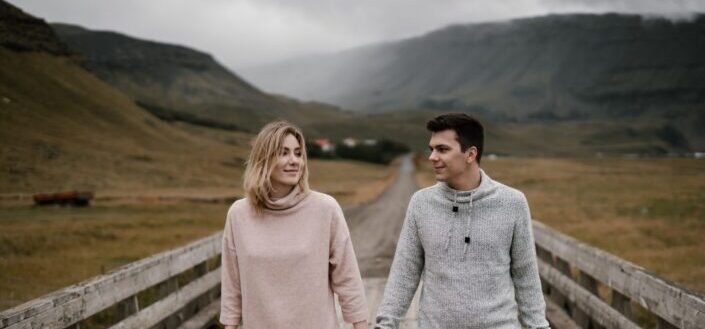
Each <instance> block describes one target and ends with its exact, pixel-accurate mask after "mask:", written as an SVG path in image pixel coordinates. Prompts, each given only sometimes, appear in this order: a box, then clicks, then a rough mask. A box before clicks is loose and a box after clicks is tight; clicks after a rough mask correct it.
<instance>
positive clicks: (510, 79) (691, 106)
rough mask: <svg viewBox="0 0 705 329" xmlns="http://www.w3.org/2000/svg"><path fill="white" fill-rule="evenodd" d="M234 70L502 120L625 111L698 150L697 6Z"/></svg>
mask: <svg viewBox="0 0 705 329" xmlns="http://www.w3.org/2000/svg"><path fill="white" fill-rule="evenodd" d="M241 73H242V74H243V75H244V76H245V77H247V78H248V79H249V80H250V81H252V82H253V83H254V84H255V85H257V86H260V87H261V88H263V89H264V90H267V91H271V92H276V93H283V94H287V95H291V96H293V97H299V98H303V99H315V100H318V101H323V102H330V103H333V104H337V105H340V106H342V107H344V108H348V109H357V110H366V111H373V112H376V111H389V110H407V109H437V110H443V111H448V110H452V111H464V112H470V113H474V114H476V115H480V116H483V117H485V118H487V119H488V120H492V121H494V122H505V123H506V122H510V123H511V122H520V123H521V122H532V123H536V122H539V123H541V122H543V123H555V122H605V123H609V122H613V121H615V120H622V121H623V122H626V123H630V122H633V123H635V124H636V125H640V126H644V125H646V126H649V128H648V129H650V130H651V131H652V132H653V133H660V134H661V135H663V136H664V139H667V140H669V142H668V143H669V144H670V145H669V146H668V148H669V149H671V150H688V149H696V150H702V149H705V129H703V127H705V16H703V15H700V16H697V17H695V18H694V19H693V20H692V21H678V22H672V21H669V20H665V19H659V18H644V17H641V16H635V15H617V14H604V15H589V14H579V15H551V16H544V17H534V18H525V19H516V20H512V21H507V22H495V23H482V24H467V25H454V26H450V27H447V28H444V29H441V30H438V31H434V32H431V33H428V34H426V35H423V36H420V37H416V38H411V39H406V40H401V41H396V42H387V43H383V44H376V45H371V46H366V47H362V48H356V49H351V50H347V51H343V52H340V53H335V54H328V55H319V56H314V57H309V58H301V59H296V60H291V61H287V62H284V63H279V64H274V65H270V66H264V67H259V68H255V69H251V70H244V71H242V72H241ZM625 129H626V128H625ZM635 129H636V128H635Z"/></svg>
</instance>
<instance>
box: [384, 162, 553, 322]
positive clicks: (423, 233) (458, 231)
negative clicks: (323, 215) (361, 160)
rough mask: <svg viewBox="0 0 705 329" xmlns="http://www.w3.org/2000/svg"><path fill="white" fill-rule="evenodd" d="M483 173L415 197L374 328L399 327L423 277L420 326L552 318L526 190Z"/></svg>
mask: <svg viewBox="0 0 705 329" xmlns="http://www.w3.org/2000/svg"><path fill="white" fill-rule="evenodd" d="M480 175H481V182H480V186H479V187H477V188H476V189H474V190H472V191H457V190H454V189H452V188H450V187H449V186H448V185H447V184H445V183H441V182H439V183H437V184H436V185H434V186H431V187H428V188H425V189H422V190H419V191H417V192H416V193H415V194H414V195H413V196H412V197H411V201H410V202H409V208H408V209H407V213H406V219H405V221H404V226H403V228H402V231H401V235H400V236H399V242H398V244H397V250H396V254H395V256H394V262H393V263H392V269H391V273H390V275H389V280H388V281H387V286H386V288H385V291H384V298H383V300H382V303H381V305H380V307H379V309H378V312H377V324H376V326H375V328H380V329H384V328H398V327H399V322H400V320H401V319H402V318H403V317H404V315H405V314H406V311H407V309H408V307H409V304H410V303H411V299H412V298H413V296H414V293H415V292H416V288H417V287H418V285H419V281H423V285H422V290H421V300H420V304H419V315H418V321H419V328H420V329H430V328H442V329H453V328H521V326H522V325H523V326H524V327H526V328H529V329H533V328H547V327H548V326H549V324H548V322H547V321H546V317H545V309H546V305H545V302H544V300H543V294H542V292H541V283H540V281H539V274H538V267H537V262H536V253H535V251H534V239H533V233H532V230H531V215H530V214H529V207H528V203H527V202H526V198H525V197H524V194H522V193H521V192H520V191H518V190H515V189H513V188H510V187H508V186H506V185H503V184H501V183H499V182H495V181H493V180H492V179H491V178H490V177H489V176H487V175H486V174H485V173H484V172H483V171H482V170H480ZM454 206H456V207H457V212H454V211H453V207H454Z"/></svg>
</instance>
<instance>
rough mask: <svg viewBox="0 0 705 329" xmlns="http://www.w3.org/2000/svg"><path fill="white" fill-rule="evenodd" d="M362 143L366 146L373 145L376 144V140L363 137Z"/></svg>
mask: <svg viewBox="0 0 705 329" xmlns="http://www.w3.org/2000/svg"><path fill="white" fill-rule="evenodd" d="M362 143H363V144H365V145H367V146H374V145H377V140H376V139H369V138H368V139H365V140H364V141H363V142H362Z"/></svg>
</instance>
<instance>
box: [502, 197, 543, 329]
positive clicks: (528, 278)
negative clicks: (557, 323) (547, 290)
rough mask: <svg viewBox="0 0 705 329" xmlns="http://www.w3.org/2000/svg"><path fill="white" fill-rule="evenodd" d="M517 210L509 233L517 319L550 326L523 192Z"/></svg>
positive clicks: (526, 323) (530, 326)
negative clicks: (512, 227) (512, 228)
mask: <svg viewBox="0 0 705 329" xmlns="http://www.w3.org/2000/svg"><path fill="white" fill-rule="evenodd" d="M518 213H519V215H518V217H517V218H516V222H515V223H514V233H513V236H512V246H511V275H512V281H513V282H514V290H515V298H516V302H517V305H518V307H519V321H520V322H521V323H522V325H523V326H524V327H526V328H527V329H536V328H549V323H548V321H546V315H545V312H546V303H545V301H544V299H543V292H542V291H541V281H540V278H539V271H538V264H537V260H536V251H535V247H534V237H533V231H532V228H531V213H530V211H529V204H528V202H527V201H526V198H525V197H524V196H523V195H522V197H521V200H520V204H519V210H518Z"/></svg>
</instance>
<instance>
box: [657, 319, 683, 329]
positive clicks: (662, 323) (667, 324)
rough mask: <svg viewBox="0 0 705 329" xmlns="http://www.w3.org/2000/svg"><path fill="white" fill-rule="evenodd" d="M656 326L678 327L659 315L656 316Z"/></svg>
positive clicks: (669, 328)
mask: <svg viewBox="0 0 705 329" xmlns="http://www.w3.org/2000/svg"><path fill="white" fill-rule="evenodd" d="M656 328H658V329H678V327H676V326H674V325H672V324H671V323H670V322H668V321H666V320H664V319H662V318H661V317H659V318H658V324H657V325H656Z"/></svg>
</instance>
